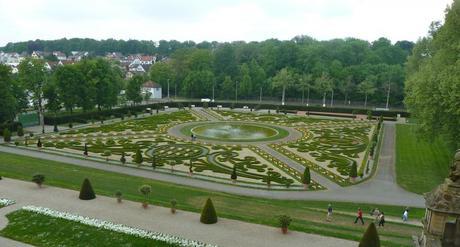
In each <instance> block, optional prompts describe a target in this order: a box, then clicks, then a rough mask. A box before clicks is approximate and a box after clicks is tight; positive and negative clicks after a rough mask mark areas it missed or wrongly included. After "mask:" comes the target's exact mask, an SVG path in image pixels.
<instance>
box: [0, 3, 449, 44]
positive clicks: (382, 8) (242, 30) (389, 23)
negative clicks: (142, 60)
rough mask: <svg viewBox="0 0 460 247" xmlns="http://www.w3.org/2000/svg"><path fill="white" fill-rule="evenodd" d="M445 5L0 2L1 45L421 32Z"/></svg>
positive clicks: (405, 36)
mask: <svg viewBox="0 0 460 247" xmlns="http://www.w3.org/2000/svg"><path fill="white" fill-rule="evenodd" d="M451 3H452V0H195V1H193V0H150V1H149V0H125V1H122V0H112V1H106V0H104V1H103V0H72V1H68V0H0V46H4V45H5V44H6V43H8V42H14V41H25V40H31V39H59V38H63V37H66V38H73V37H81V38H94V39H107V38H115V39H145V40H154V41H158V40H161V39H167V40H169V39H176V40H180V41H184V40H193V41H196V42H200V41H203V40H208V41H211V40H217V41H234V40H246V41H260V40H265V39H268V38H278V39H291V38H292V37H294V36H296V35H299V34H304V35H309V36H311V37H313V38H316V39H319V40H325V39H332V38H346V37H355V38H361V39H366V40H369V41H372V40H375V39H377V38H379V37H387V38H389V39H391V40H392V41H393V42H395V41H397V40H412V41H416V40H417V38H419V37H421V36H424V35H426V33H427V30H428V26H429V24H430V23H431V22H432V21H434V20H443V18H444V10H445V8H446V7H447V5H448V4H451Z"/></svg>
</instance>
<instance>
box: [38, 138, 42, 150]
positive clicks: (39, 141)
mask: <svg viewBox="0 0 460 247" xmlns="http://www.w3.org/2000/svg"><path fill="white" fill-rule="evenodd" d="M42 146H43V144H42V140H41V139H40V138H38V141H37V147H38V148H41V147H42Z"/></svg>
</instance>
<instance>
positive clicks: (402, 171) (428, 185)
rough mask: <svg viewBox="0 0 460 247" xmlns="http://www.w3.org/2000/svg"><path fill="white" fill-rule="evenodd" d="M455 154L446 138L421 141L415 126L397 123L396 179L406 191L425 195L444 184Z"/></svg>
mask: <svg viewBox="0 0 460 247" xmlns="http://www.w3.org/2000/svg"><path fill="white" fill-rule="evenodd" d="M452 157H453V156H452V153H451V151H450V150H449V148H448V147H447V145H446V143H445V142H444V141H443V140H441V139H436V140H433V141H426V140H421V139H419V138H418V137H417V135H416V126H415V125H406V124H398V125H396V175H397V177H396V178H397V182H398V184H399V185H400V186H402V187H403V188H405V189H406V190H409V191H412V192H415V193H418V194H422V193H425V192H428V191H430V190H432V189H433V188H434V187H436V186H437V185H439V184H440V183H442V182H443V181H444V179H445V178H446V177H447V175H448V174H449V166H450V164H451V159H452Z"/></svg>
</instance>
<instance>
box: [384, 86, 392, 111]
mask: <svg viewBox="0 0 460 247" xmlns="http://www.w3.org/2000/svg"><path fill="white" fill-rule="evenodd" d="M390 89H391V82H390V80H388V92H387V104H386V107H385V108H386V109H388V105H389V103H390Z"/></svg>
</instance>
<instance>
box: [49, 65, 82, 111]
mask: <svg viewBox="0 0 460 247" xmlns="http://www.w3.org/2000/svg"><path fill="white" fill-rule="evenodd" d="M79 68H80V67H78V66H77V65H64V66H62V67H58V68H57V69H56V71H55V72H54V81H55V85H56V87H57V91H58V92H59V99H60V101H61V102H62V103H63V104H64V107H65V108H66V109H67V110H69V111H70V113H72V112H73V109H74V107H75V106H76V105H77V104H78V103H79V97H80V96H79V94H80V92H79V90H80V89H81V85H82V84H83V85H84V83H85V82H84V80H85V79H84V75H83V73H82V71H81V70H80V69H79ZM80 98H81V97H80ZM80 101H81V99H80Z"/></svg>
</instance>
